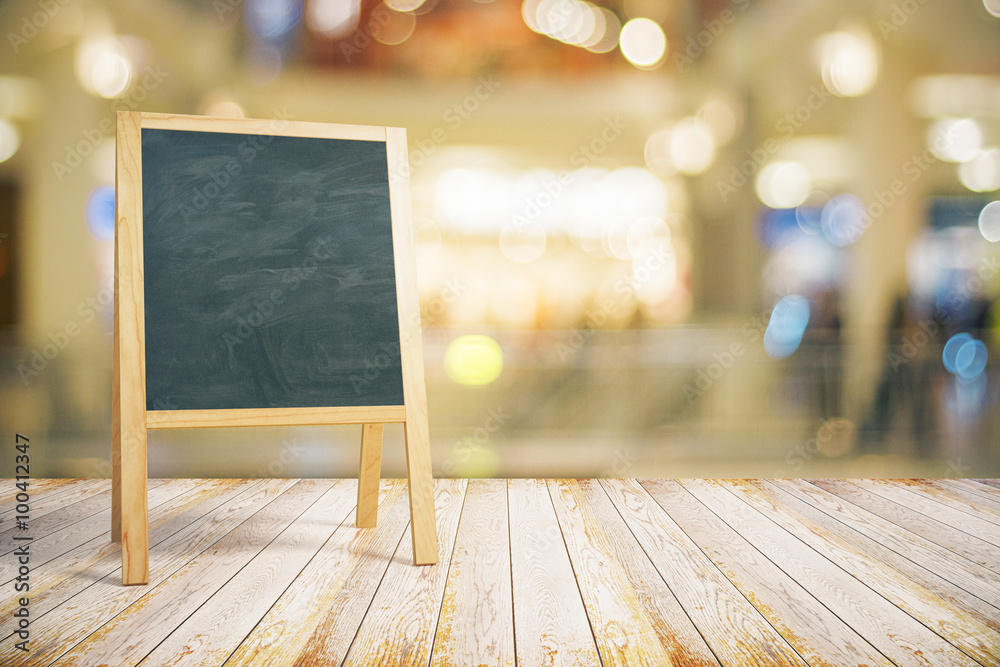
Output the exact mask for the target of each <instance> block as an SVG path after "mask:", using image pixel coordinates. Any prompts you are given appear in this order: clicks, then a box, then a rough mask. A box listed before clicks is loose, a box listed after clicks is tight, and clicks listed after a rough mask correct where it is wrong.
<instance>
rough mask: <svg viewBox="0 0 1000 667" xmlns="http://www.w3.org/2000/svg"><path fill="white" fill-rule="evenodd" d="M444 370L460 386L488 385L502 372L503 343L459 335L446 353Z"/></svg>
mask: <svg viewBox="0 0 1000 667" xmlns="http://www.w3.org/2000/svg"><path fill="white" fill-rule="evenodd" d="M444 370H445V372H446V373H447V374H448V377H450V378H451V379H452V380H454V381H455V382H457V383H458V384H464V385H484V384H489V383H491V382H493V381H494V380H496V379H497V378H498V377H500V372H501V371H502V370H503V352H502V350H501V349H500V344H499V343H497V342H496V341H495V340H493V339H492V338H490V337H489V336H483V335H478V334H473V335H467V336H459V337H458V338H456V339H455V340H453V341H451V343H449V344H448V348H447V349H446V350H445V353H444Z"/></svg>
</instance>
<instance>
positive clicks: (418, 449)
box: [403, 421, 438, 565]
mask: <svg viewBox="0 0 1000 667" xmlns="http://www.w3.org/2000/svg"><path fill="white" fill-rule="evenodd" d="M403 432H404V434H405V438H406V478H407V481H408V484H407V486H408V487H409V489H410V522H411V524H412V525H411V530H410V534H411V536H412V537H413V562H414V564H415V565H433V564H435V563H437V562H438V540H437V524H436V522H435V520H434V478H433V476H432V475H431V443H430V438H429V437H426V436H427V431H426V430H423V433H424V435H425V437H420V435H419V429H417V428H414V425H413V424H412V422H410V421H407V422H406V423H404V424H403Z"/></svg>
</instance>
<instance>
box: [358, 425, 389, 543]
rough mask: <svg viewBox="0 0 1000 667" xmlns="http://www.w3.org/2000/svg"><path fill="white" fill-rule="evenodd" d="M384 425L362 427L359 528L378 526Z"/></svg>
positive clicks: (359, 474)
mask: <svg viewBox="0 0 1000 667" xmlns="http://www.w3.org/2000/svg"><path fill="white" fill-rule="evenodd" d="M382 428H383V426H382V424H365V425H364V426H362V427H361V429H362V430H361V466H360V467H359V468H358V514H357V524H358V528H374V527H375V526H377V525H378V483H379V477H380V475H381V474H382Z"/></svg>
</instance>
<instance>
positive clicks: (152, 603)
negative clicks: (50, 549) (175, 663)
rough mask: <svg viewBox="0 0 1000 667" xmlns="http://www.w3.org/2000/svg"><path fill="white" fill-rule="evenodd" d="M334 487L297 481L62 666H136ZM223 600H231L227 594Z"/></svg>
mask: <svg viewBox="0 0 1000 667" xmlns="http://www.w3.org/2000/svg"><path fill="white" fill-rule="evenodd" d="M330 485H331V481H330V480H302V481H300V482H298V483H297V484H295V485H294V486H293V487H292V488H290V489H288V490H287V491H285V492H284V493H282V494H281V495H280V496H279V497H278V498H276V499H275V500H274V501H272V502H270V503H268V504H267V505H266V506H265V507H263V508H262V509H261V510H260V511H259V512H256V513H254V515H253V516H251V517H250V518H249V519H247V520H246V521H244V522H243V523H241V524H240V525H239V526H238V527H237V528H235V529H234V530H232V531H230V532H228V533H227V534H226V535H225V536H224V537H222V538H221V539H219V540H218V541H217V542H216V543H215V544H213V545H212V546H211V547H210V548H208V549H206V550H205V551H204V552H202V553H200V554H198V555H197V556H196V557H194V558H192V559H191V560H190V561H188V562H187V563H186V564H184V566H183V567H181V568H180V569H179V570H177V571H176V572H174V573H172V574H171V575H170V576H169V577H167V578H166V579H165V580H163V581H162V582H160V583H159V584H157V586H156V587H155V588H154V589H152V590H150V591H149V592H148V593H147V594H146V595H145V596H143V599H142V602H141V603H140V604H134V605H132V606H130V607H129V608H127V609H125V610H124V611H122V612H121V613H119V614H118V615H116V616H115V617H114V619H112V620H110V621H109V622H107V623H106V624H104V625H103V626H102V627H101V628H100V629H99V630H98V631H96V632H94V633H93V634H91V635H90V636H88V637H87V638H86V639H85V640H84V641H82V642H80V643H79V644H77V645H76V646H75V647H74V648H73V649H72V650H71V651H69V652H68V653H66V654H64V655H62V656H60V657H59V664H60V665H64V666H65V667H90V666H91V665H103V664H107V665H116V666H118V667H125V666H126V665H135V664H137V663H138V662H139V661H140V660H142V658H143V657H144V656H146V655H147V654H148V653H149V652H150V651H151V650H152V649H153V648H155V647H156V645H157V644H159V643H160V642H161V641H163V639H164V638H165V637H166V635H167V634H169V633H170V631H171V630H172V629H173V624H172V622H171V620H172V619H177V618H185V617H188V616H189V615H190V614H192V613H193V612H194V611H195V610H197V609H198V608H199V607H200V606H201V605H202V604H203V603H205V602H206V601H207V600H209V599H210V598H211V597H212V596H213V594H215V593H216V592H217V591H218V590H219V588H220V587H221V586H222V585H223V584H224V583H226V582H227V581H229V580H230V579H231V578H232V577H233V576H234V575H236V574H237V573H238V572H240V570H241V569H242V568H244V566H245V565H246V564H247V563H248V562H249V561H250V560H251V559H252V558H254V557H255V556H256V555H257V554H258V553H260V551H261V550H262V549H264V548H265V547H267V545H268V544H270V543H271V542H272V540H274V539H276V538H277V537H278V535H279V534H281V533H282V532H283V531H284V530H285V529H286V527H287V526H289V524H290V523H291V522H292V521H293V520H295V519H297V518H298V517H299V515H300V514H302V513H303V512H305V511H307V510H308V509H309V508H310V507H311V506H313V505H314V504H315V503H316V501H317V499H318V498H319V497H320V496H321V495H322V494H323V493H325V492H326V491H327V490H328V489H329V488H330ZM322 509H324V510H325V509H329V508H322ZM313 518H315V514H314V515H313ZM306 523H308V522H306ZM296 537H297V538H299V539H301V538H302V537H303V536H302V534H301V533H296V535H295V536H293V537H292V541H293V542H294V541H295V539H296ZM258 574H259V573H258ZM251 580H252V579H251ZM243 592H244V593H245V592H246V591H245V590H244V591H243ZM237 594H238V592H237ZM220 601H221V602H223V603H226V602H230V600H226V599H225V596H222V597H221V598H220ZM216 620H217V619H216Z"/></svg>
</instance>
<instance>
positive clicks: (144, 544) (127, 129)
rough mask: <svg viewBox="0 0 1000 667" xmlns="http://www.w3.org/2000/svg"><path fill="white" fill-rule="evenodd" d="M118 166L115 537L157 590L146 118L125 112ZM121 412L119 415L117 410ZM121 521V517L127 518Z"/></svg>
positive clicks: (129, 578)
mask: <svg viewBox="0 0 1000 667" xmlns="http://www.w3.org/2000/svg"><path fill="white" fill-rule="evenodd" d="M117 121H118V126H117V142H116V161H115V265H116V267H117V272H116V274H115V287H116V289H115V294H116V301H115V303H116V305H117V312H116V316H115V321H116V323H117V324H118V327H117V332H118V336H117V342H118V345H117V348H118V359H117V364H116V365H115V370H116V371H117V376H116V377H115V378H114V380H115V381H114V386H115V387H116V389H117V396H118V401H117V402H114V404H115V405H117V406H118V409H117V411H116V412H115V414H114V416H115V417H116V419H117V421H116V423H115V426H116V427H117V437H116V438H115V439H114V451H113V453H112V459H113V468H114V470H113V480H112V485H113V491H112V492H113V493H114V494H115V496H116V498H117V502H114V503H113V506H112V514H113V516H112V522H111V528H112V534H113V536H114V537H118V536H119V533H120V537H121V545H122V583H123V584H126V585H130V584H145V583H148V582H149V525H148V518H149V512H148V507H147V502H146V493H147V488H146V415H145V412H146V377H145V358H146V348H145V340H146V335H145V306H144V299H143V253H142V136H141V129H140V128H141V123H142V114H140V113H138V112H134V111H118V112H117ZM113 411H114V410H113ZM119 514H120V516H119Z"/></svg>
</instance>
